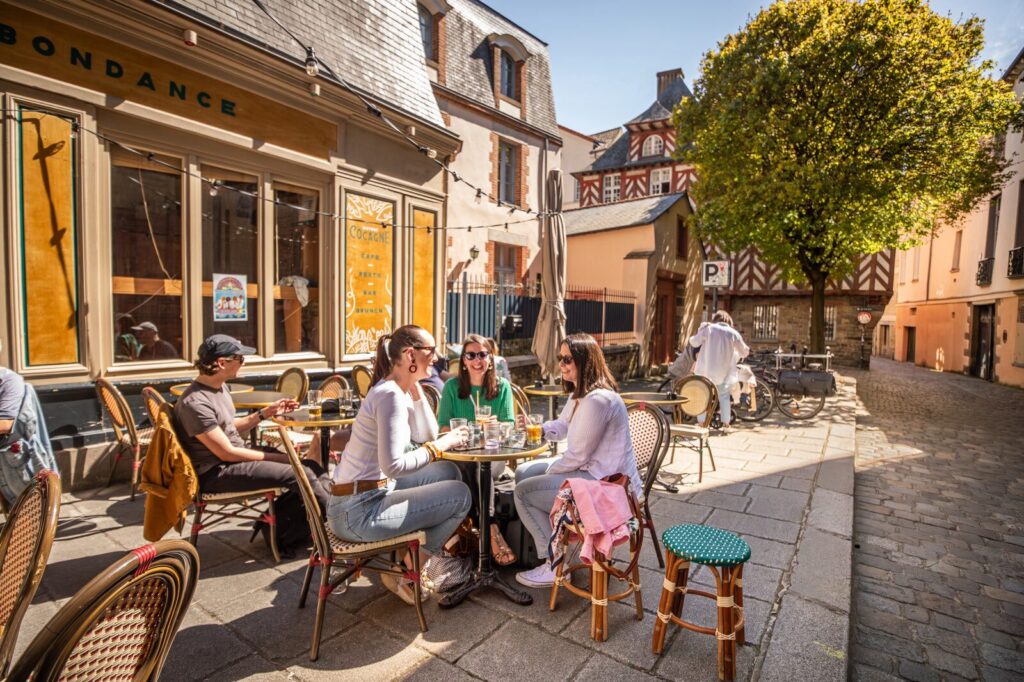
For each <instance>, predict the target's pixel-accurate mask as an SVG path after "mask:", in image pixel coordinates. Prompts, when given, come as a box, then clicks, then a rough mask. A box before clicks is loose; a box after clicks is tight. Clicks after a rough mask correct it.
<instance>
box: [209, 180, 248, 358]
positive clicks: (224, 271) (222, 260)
mask: <svg viewBox="0 0 1024 682" xmlns="http://www.w3.org/2000/svg"><path fill="white" fill-rule="evenodd" d="M202 174H203V177H204V178H207V179H209V180H212V181H213V184H208V183H205V182H204V183H203V204H202V211H203V237H202V254H203V336H204V337H206V336H209V335H210V334H229V335H231V336H234V337H235V338H237V339H238V340H240V341H241V342H242V343H244V344H245V345H247V346H252V347H254V348H257V349H258V350H261V351H262V349H261V348H260V345H259V343H258V340H259V338H258V330H259V325H260V306H259V269H258V268H259V252H260V248H259V246H260V238H259V215H260V197H259V184H258V179H257V178H256V177H254V176H251V175H245V174H243V173H236V172H234V171H230V170H225V169H221V168H211V167H207V166H204V167H203V168H202Z"/></svg>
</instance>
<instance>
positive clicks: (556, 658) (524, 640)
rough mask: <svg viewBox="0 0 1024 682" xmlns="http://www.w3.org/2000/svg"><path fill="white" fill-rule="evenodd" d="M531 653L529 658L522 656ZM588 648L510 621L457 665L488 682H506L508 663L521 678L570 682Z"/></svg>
mask: <svg viewBox="0 0 1024 682" xmlns="http://www.w3.org/2000/svg"><path fill="white" fill-rule="evenodd" d="M524 651H529V652H530V656H523V655H522V653H523V652H524ZM589 655H590V654H589V649H587V648H586V647H582V646H580V645H578V644H575V643H572V642H570V641H568V640H566V639H564V638H561V637H556V636H554V635H551V634H548V633H546V632H543V631H541V630H538V629H537V628H532V627H529V626H528V625H527V624H526V623H523V622H522V621H519V620H511V621H509V622H508V623H507V624H505V625H504V626H502V627H501V628H500V629H498V631H497V632H495V633H494V634H492V635H491V636H490V637H488V638H487V639H486V640H484V641H483V642H482V643H481V644H480V645H479V646H477V647H476V648H475V649H473V651H471V652H469V653H468V654H466V655H465V656H463V657H462V658H461V659H460V660H459V663H458V666H459V667H460V668H462V669H463V670H465V671H467V672H468V673H469V674H471V675H474V676H476V677H479V678H482V679H485V680H505V679H508V677H509V674H510V672H511V671H510V668H509V663H510V662H512V661H514V662H515V675H516V677H519V678H521V679H540V678H550V679H555V680H564V679H568V678H569V677H570V676H571V675H572V674H573V673H574V672H575V671H576V670H577V669H578V668H579V667H580V666H581V665H582V664H583V663H584V661H586V660H587V658H588V657H589Z"/></svg>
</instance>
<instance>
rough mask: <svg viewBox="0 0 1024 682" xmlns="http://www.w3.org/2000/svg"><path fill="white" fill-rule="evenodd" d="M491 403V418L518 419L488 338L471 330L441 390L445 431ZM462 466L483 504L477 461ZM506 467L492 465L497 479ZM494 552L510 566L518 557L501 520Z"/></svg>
mask: <svg viewBox="0 0 1024 682" xmlns="http://www.w3.org/2000/svg"><path fill="white" fill-rule="evenodd" d="M478 404H479V405H489V406H490V408H491V419H492V420H494V421H499V422H511V421H515V412H514V411H513V404H514V402H513V397H512V386H511V385H510V384H509V382H508V381H507V380H505V379H501V378H499V377H498V376H497V374H496V373H495V370H494V362H493V357H492V356H491V353H490V351H489V350H488V349H487V339H486V338H485V337H483V336H480V335H478V334H470V335H469V336H467V337H466V340H465V341H463V343H462V354H461V355H460V356H459V374H458V376H457V377H456V378H454V379H449V380H448V382H447V383H446V384H445V385H444V391H442V393H441V404H440V406H439V407H438V409H437V424H438V426H439V427H440V428H441V430H442V431H447V430H448V429H449V428H451V420H452V419H457V418H462V419H468V420H469V421H471V422H472V421H474V420H475V419H476V405H478ZM456 464H458V465H459V468H460V469H462V475H463V478H464V479H465V481H466V483H467V485H469V489H470V491H472V492H473V505H474V507H476V505H478V504H480V501H479V500H478V499H477V496H478V495H479V494H480V493H479V492H478V487H477V485H476V465H475V464H473V463H472V462H456ZM504 471H505V463H504V462H501V463H495V464H494V465H493V466H492V467H491V475H492V476H493V478H494V479H495V480H497V478H498V477H499V476H500V475H501V474H502V473H503V472H504ZM488 503H489V504H490V505H491V510H492V511H493V510H494V488H493V487H492V488H491V499H490V500H489V501H488ZM491 553H492V554H493V555H494V560H495V561H496V562H497V563H498V564H499V565H501V566H507V565H508V564H510V563H512V562H513V561H515V560H516V555H515V554H513V553H512V550H511V549H510V548H509V546H508V543H507V542H505V538H504V537H502V535H501V531H500V530H499V529H498V524H496V523H492V524H491Z"/></svg>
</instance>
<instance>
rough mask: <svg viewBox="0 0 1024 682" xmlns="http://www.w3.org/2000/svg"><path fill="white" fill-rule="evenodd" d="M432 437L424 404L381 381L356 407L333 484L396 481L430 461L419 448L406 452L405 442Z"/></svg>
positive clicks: (430, 412) (432, 420)
mask: <svg viewBox="0 0 1024 682" xmlns="http://www.w3.org/2000/svg"><path fill="white" fill-rule="evenodd" d="M435 438H437V419H436V418H435V417H434V411H433V410H431V409H430V406H429V405H428V404H427V401H426V400H423V399H422V397H421V398H420V400H413V399H412V396H411V395H410V394H409V393H407V392H405V391H403V390H402V389H401V388H400V387H399V386H398V384H396V383H395V382H394V381H381V382H380V383H378V384H377V385H376V386H374V387H373V388H371V389H370V392H369V393H367V394H366V398H365V399H364V400H363V404H362V406H361V407H360V408H359V414H358V415H356V421H355V423H354V424H352V437H351V438H350V439H349V441H348V445H346V446H345V451H344V452H343V453H342V456H341V463H340V464H339V465H338V466H337V467H335V469H334V481H335V482H336V483H351V482H352V481H366V480H381V479H384V478H398V477H400V476H402V475H403V474H408V473H411V472H413V471H416V470H417V469H419V468H420V467H423V466H425V465H426V464H428V463H429V462H430V453H429V452H427V449H426V448H423V447H420V448H416V449H415V450H411V451H406V450H407V448H408V446H409V443H412V442H417V443H425V442H427V441H431V440H434V439H435Z"/></svg>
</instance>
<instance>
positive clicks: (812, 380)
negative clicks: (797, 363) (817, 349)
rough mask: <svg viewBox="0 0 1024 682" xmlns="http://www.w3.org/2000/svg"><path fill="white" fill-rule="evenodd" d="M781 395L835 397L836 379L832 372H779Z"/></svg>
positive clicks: (785, 370)
mask: <svg viewBox="0 0 1024 682" xmlns="http://www.w3.org/2000/svg"><path fill="white" fill-rule="evenodd" d="M779 393H781V394H783V395H813V396H820V395H826V396H833V395H835V394H836V379H835V377H834V376H832V373H831V372H819V371H814V370H798V369H784V370H782V371H781V372H779Z"/></svg>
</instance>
